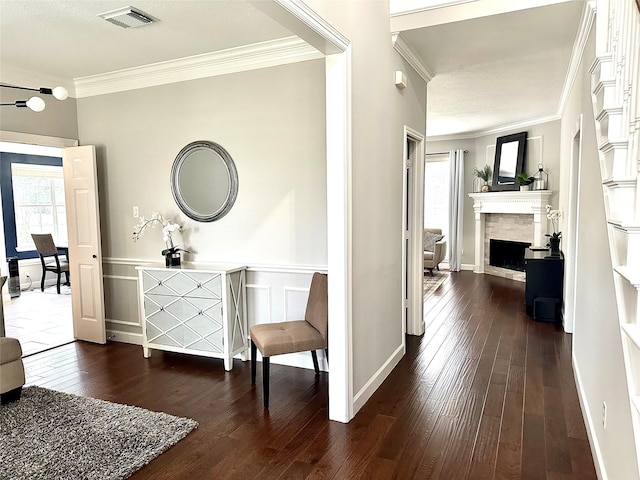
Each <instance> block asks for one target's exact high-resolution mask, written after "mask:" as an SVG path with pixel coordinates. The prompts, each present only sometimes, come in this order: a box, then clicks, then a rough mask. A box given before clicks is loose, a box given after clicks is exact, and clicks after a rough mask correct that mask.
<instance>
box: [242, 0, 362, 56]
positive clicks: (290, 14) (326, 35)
mask: <svg viewBox="0 0 640 480" xmlns="http://www.w3.org/2000/svg"><path fill="white" fill-rule="evenodd" d="M249 3H251V4H252V5H253V6H254V7H256V8H257V9H258V10H261V11H262V12H263V13H265V14H267V15H268V16H270V17H271V18H272V19H273V20H275V21H276V22H278V23H279V24H280V25H282V26H284V27H286V28H288V29H289V30H290V31H291V32H292V33H294V34H295V35H297V36H298V37H300V38H302V39H303V40H304V41H306V42H307V43H308V44H309V45H312V46H313V47H315V48H316V49H317V50H319V51H320V52H322V53H323V54H325V55H332V54H337V53H342V52H344V51H345V50H346V49H347V47H348V46H349V45H350V43H351V41H350V40H349V39H348V38H347V37H346V36H344V35H343V34H342V33H341V32H340V31H339V30H338V29H337V28H335V27H334V26H333V25H331V24H330V23H329V22H328V21H326V20H325V19H324V18H323V17H322V16H320V15H318V13H316V12H315V11H314V10H313V9H312V8H310V7H309V6H308V5H307V4H305V3H304V2H303V1H301V0H273V1H270V2H265V1H264V0H249Z"/></svg>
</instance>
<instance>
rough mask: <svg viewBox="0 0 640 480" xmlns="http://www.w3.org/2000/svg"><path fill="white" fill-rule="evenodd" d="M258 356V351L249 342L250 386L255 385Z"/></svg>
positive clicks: (253, 344) (254, 345)
mask: <svg viewBox="0 0 640 480" xmlns="http://www.w3.org/2000/svg"><path fill="white" fill-rule="evenodd" d="M257 356H258V349H257V348H256V344H255V343H253V340H251V385H255V384H256V357H257Z"/></svg>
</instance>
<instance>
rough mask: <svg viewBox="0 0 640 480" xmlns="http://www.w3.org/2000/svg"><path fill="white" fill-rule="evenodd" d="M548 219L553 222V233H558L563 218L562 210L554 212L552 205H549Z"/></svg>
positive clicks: (547, 208) (547, 207)
mask: <svg viewBox="0 0 640 480" xmlns="http://www.w3.org/2000/svg"><path fill="white" fill-rule="evenodd" d="M545 208H546V210H547V218H548V219H549V220H551V226H552V227H553V233H557V230H558V223H559V222H560V218H561V217H562V212H561V211H560V210H553V207H552V206H551V205H547V206H546V207H545Z"/></svg>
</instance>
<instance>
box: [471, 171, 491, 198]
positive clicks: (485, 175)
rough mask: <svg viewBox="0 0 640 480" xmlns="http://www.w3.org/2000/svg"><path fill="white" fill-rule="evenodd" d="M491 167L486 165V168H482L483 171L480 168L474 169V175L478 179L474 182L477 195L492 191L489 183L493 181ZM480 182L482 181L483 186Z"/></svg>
mask: <svg viewBox="0 0 640 480" xmlns="http://www.w3.org/2000/svg"><path fill="white" fill-rule="evenodd" d="M491 173H492V171H491V167H490V166H489V165H485V166H484V167H482V168H481V169H478V168H474V169H473V174H474V175H475V177H476V179H475V180H474V184H473V185H474V188H473V191H474V192H475V193H479V192H488V191H489V190H491V185H489V181H490V180H491ZM479 180H482V181H483V182H482V185H480V184H479V183H480V182H479Z"/></svg>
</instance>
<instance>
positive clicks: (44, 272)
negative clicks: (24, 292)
mask: <svg viewBox="0 0 640 480" xmlns="http://www.w3.org/2000/svg"><path fill="white" fill-rule="evenodd" d="M46 275H47V271H46V270H44V271H43V272H42V280H40V291H41V292H44V277H45V276H46Z"/></svg>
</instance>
